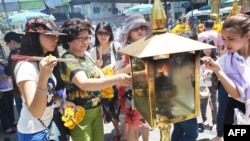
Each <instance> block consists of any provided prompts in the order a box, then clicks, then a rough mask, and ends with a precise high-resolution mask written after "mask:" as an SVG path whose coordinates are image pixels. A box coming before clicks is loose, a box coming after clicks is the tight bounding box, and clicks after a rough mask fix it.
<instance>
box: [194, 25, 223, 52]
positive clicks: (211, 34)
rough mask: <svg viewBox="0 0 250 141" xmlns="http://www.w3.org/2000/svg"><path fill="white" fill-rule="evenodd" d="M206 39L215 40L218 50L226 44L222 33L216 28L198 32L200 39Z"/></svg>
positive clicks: (201, 40)
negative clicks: (215, 29)
mask: <svg viewBox="0 0 250 141" xmlns="http://www.w3.org/2000/svg"><path fill="white" fill-rule="evenodd" d="M206 39H211V40H213V41H214V44H215V46H216V47H217V50H218V49H219V50H221V49H222V47H223V45H224V43H223V40H222V37H221V35H220V34H219V33H218V32H216V31H214V30H208V31H205V32H202V33H200V34H198V41H200V42H203V41H204V40H206Z"/></svg>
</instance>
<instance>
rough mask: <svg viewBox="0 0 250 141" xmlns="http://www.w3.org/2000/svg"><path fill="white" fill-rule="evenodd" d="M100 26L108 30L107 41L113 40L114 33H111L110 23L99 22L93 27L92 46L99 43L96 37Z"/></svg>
mask: <svg viewBox="0 0 250 141" xmlns="http://www.w3.org/2000/svg"><path fill="white" fill-rule="evenodd" d="M100 28H104V29H105V30H107V31H108V32H109V42H111V41H113V40H114V35H113V31H112V27H111V25H110V24H109V23H107V22H101V23H99V24H98V25H97V26H96V29H95V44H94V46H99V45H100V41H99V40H98V38H97V32H98V30H99V29H100Z"/></svg>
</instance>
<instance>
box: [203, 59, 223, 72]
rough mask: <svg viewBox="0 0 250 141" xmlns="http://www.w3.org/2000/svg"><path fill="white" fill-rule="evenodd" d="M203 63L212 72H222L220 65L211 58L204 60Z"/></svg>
mask: <svg viewBox="0 0 250 141" xmlns="http://www.w3.org/2000/svg"><path fill="white" fill-rule="evenodd" d="M202 61H203V62H204V64H205V66H206V68H208V69H210V70H212V71H213V72H218V71H220V70H221V67H220V65H219V64H218V63H217V62H216V61H214V60H213V59H212V58H211V57H206V58H204V59H202Z"/></svg>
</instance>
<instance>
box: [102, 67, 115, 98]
mask: <svg viewBox="0 0 250 141" xmlns="http://www.w3.org/2000/svg"><path fill="white" fill-rule="evenodd" d="M102 72H103V73H104V75H106V76H112V75H114V72H113V68H112V67H111V66H110V65H108V66H105V67H104V68H103V69H102ZM101 95H102V97H104V98H112V97H114V90H113V87H112V86H111V87H107V88H104V89H102V91H101Z"/></svg>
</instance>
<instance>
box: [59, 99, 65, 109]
mask: <svg viewBox="0 0 250 141" xmlns="http://www.w3.org/2000/svg"><path fill="white" fill-rule="evenodd" d="M64 103H65V99H63V100H61V101H60V104H59V106H60V108H63V105H64Z"/></svg>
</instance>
